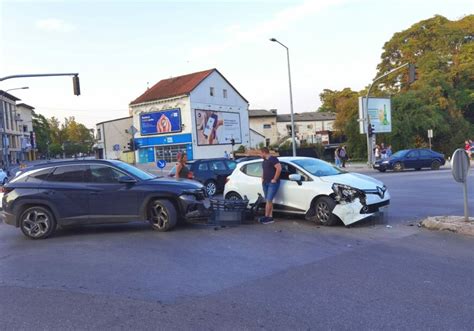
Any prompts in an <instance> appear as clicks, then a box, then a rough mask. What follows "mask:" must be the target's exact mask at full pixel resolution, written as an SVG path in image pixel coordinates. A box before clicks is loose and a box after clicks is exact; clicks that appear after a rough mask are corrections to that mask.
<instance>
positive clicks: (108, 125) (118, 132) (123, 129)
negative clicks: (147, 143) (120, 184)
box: [94, 116, 133, 160]
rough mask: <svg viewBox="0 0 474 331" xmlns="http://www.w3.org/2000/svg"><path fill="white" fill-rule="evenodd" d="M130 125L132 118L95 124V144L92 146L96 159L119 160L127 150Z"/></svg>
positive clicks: (129, 138) (130, 136)
mask: <svg viewBox="0 0 474 331" xmlns="http://www.w3.org/2000/svg"><path fill="white" fill-rule="evenodd" d="M132 124H133V118H132V117H131V116H129V117H123V118H117V119H115V120H110V121H104V122H100V123H97V124H96V125H95V129H96V141H97V142H96V144H95V145H94V149H95V156H96V158H97V159H108V160H118V159H120V158H121V156H122V153H123V152H125V151H128V150H129V146H128V144H129V143H130V140H131V139H132V135H131V134H130V127H131V126H132Z"/></svg>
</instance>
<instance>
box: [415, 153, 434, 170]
mask: <svg viewBox="0 0 474 331" xmlns="http://www.w3.org/2000/svg"><path fill="white" fill-rule="evenodd" d="M433 159H434V156H433V153H432V152H431V151H428V150H426V149H422V150H420V163H421V164H420V167H419V168H430V167H431V162H433Z"/></svg>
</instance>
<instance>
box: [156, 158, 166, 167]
mask: <svg viewBox="0 0 474 331" xmlns="http://www.w3.org/2000/svg"><path fill="white" fill-rule="evenodd" d="M156 166H157V167H158V168H160V169H163V168H164V167H166V161H165V160H159V161H157V162H156Z"/></svg>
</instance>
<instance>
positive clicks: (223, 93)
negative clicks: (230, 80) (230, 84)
mask: <svg viewBox="0 0 474 331" xmlns="http://www.w3.org/2000/svg"><path fill="white" fill-rule="evenodd" d="M222 96H223V97H224V99H227V90H226V89H223V90H222Z"/></svg>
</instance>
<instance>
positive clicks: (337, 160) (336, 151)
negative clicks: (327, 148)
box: [334, 147, 341, 167]
mask: <svg viewBox="0 0 474 331" xmlns="http://www.w3.org/2000/svg"><path fill="white" fill-rule="evenodd" d="M340 150H341V147H338V148H336V150H335V151H334V162H336V167H340V166H341V158H340V157H339V152H340Z"/></svg>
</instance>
